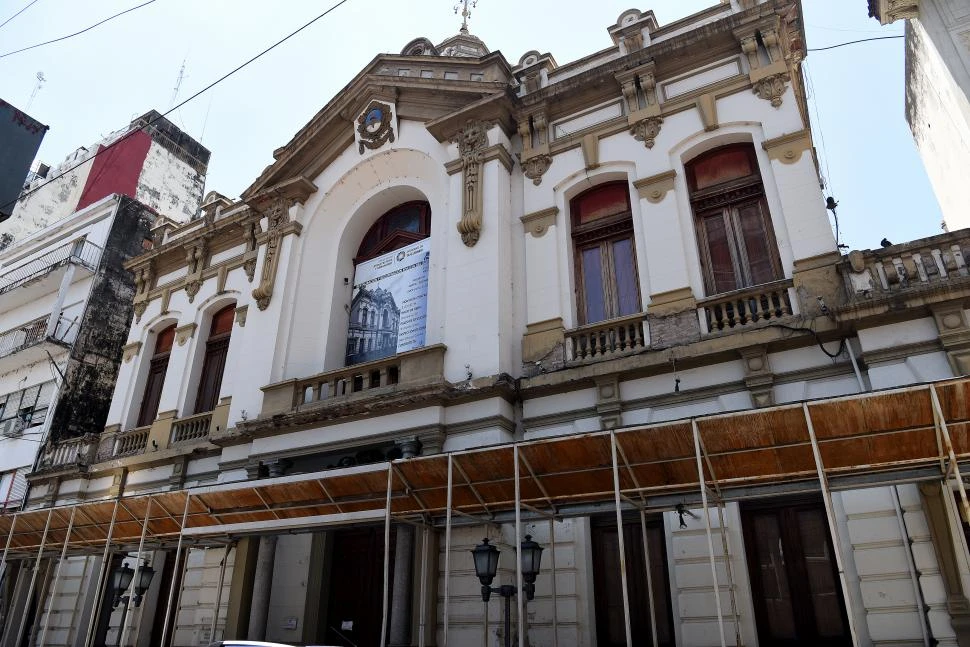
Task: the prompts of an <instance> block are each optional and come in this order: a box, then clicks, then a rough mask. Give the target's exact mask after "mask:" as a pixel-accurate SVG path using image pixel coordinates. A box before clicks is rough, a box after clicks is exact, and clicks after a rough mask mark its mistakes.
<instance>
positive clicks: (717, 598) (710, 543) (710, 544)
mask: <svg viewBox="0 0 970 647" xmlns="http://www.w3.org/2000/svg"><path fill="white" fill-rule="evenodd" d="M690 427H691V431H693V433H694V458H695V459H696V460H697V479H698V481H699V482H700V486H701V505H702V506H703V507H704V527H705V529H706V530H707V550H708V554H709V555H710V558H711V576H712V577H713V578H714V605H715V606H716V607H717V630H718V633H719V634H720V636H721V647H727V638H726V637H725V636H724V613H723V612H722V611H721V586H720V584H718V581H717V560H716V559H715V558H714V535H713V533H712V532H711V515H710V514H709V512H708V509H707V481H706V480H705V479H704V461H703V459H702V457H701V432H700V430H699V429H698V428H697V420H695V419H693V418H691V420H690ZM725 557H726V556H725Z"/></svg>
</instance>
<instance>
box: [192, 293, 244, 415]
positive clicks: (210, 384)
mask: <svg viewBox="0 0 970 647" xmlns="http://www.w3.org/2000/svg"><path fill="white" fill-rule="evenodd" d="M235 311H236V304H235V303H230V304H229V305H227V306H224V307H222V308H220V309H219V310H217V311H216V312H214V313H213V314H212V321H211V322H210V324H209V336H208V338H207V339H206V342H205V350H204V354H203V357H202V370H201V372H200V373H199V384H198V387H197V388H196V394H195V406H194V407H193V409H192V414H193V415H196V414H200V413H206V412H209V411H212V410H214V409H215V408H216V406H218V404H219V393H220V392H221V391H222V380H223V378H224V377H225V374H226V361H227V359H228V357H229V344H230V342H231V338H232V328H233V325H234V323H235V317H236V313H235ZM223 318H225V319H228V328H227V329H226V330H223V331H221V332H219V331H218V328H217V327H218V326H219V324H220V323H225V321H224V319H223ZM216 371H218V375H215V373H216ZM210 404H211V406H210Z"/></svg>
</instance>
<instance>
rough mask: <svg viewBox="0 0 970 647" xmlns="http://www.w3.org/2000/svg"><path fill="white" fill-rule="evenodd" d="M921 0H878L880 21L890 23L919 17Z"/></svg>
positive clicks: (884, 23)
mask: <svg viewBox="0 0 970 647" xmlns="http://www.w3.org/2000/svg"><path fill="white" fill-rule="evenodd" d="M919 5H920V3H919V0H877V2H876V6H877V7H878V12H879V13H878V18H879V23H880V24H882V25H889V24H892V23H894V22H896V21H897V20H912V19H914V18H919Z"/></svg>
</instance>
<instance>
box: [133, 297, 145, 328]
mask: <svg viewBox="0 0 970 647" xmlns="http://www.w3.org/2000/svg"><path fill="white" fill-rule="evenodd" d="M147 309H148V299H147V298H146V299H144V300H143V301H135V305H134V310H135V323H136V324H137V323H141V317H142V315H143V314H145V310H147Z"/></svg>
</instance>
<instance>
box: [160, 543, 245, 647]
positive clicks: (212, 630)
mask: <svg viewBox="0 0 970 647" xmlns="http://www.w3.org/2000/svg"><path fill="white" fill-rule="evenodd" d="M234 545H235V544H232V545H230V546H226V552H225V553H223V555H222V561H221V562H220V563H219V585H218V586H217V587H216V603H215V608H214V609H213V610H212V623H211V624H210V625H209V638H210V639H211V640H213V641H215V639H216V625H217V624H218V622H219V607H220V606H222V588H223V586H224V585H225V581H226V562H228V561H229V553H230V552H231V551H232V549H233V546H234ZM172 572H173V573H174V570H173V571H172ZM223 635H225V631H223Z"/></svg>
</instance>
